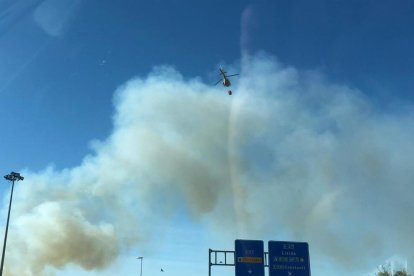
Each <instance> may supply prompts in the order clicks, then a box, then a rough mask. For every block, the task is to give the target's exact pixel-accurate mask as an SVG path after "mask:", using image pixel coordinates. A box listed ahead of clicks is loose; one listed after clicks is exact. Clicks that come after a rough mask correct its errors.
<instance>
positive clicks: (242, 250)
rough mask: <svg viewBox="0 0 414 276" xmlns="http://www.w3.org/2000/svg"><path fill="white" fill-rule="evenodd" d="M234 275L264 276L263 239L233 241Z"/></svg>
mask: <svg viewBox="0 0 414 276" xmlns="http://www.w3.org/2000/svg"><path fill="white" fill-rule="evenodd" d="M234 261H235V265H236V276H264V275H265V274H264V245H263V241H257V240H236V241H235V260H234Z"/></svg>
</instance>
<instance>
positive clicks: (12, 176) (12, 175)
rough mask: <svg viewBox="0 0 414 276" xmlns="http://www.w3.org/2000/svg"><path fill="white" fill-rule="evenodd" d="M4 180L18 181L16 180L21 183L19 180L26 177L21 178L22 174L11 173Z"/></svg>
mask: <svg viewBox="0 0 414 276" xmlns="http://www.w3.org/2000/svg"><path fill="white" fill-rule="evenodd" d="M4 178H5V179H6V180H9V181H16V180H17V181H19V180H23V179H24V177H23V176H21V175H20V173H17V172H11V173H10V174H8V175H5V176H4Z"/></svg>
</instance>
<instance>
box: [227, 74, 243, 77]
mask: <svg viewBox="0 0 414 276" xmlns="http://www.w3.org/2000/svg"><path fill="white" fill-rule="evenodd" d="M238 75H240V74H233V75H228V76H226V77H233V76H238Z"/></svg>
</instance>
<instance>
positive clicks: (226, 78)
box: [215, 68, 240, 95]
mask: <svg viewBox="0 0 414 276" xmlns="http://www.w3.org/2000/svg"><path fill="white" fill-rule="evenodd" d="M219 70H220V75H221V76H222V77H223V79H220V80H219V81H217V82H216V84H215V85H217V84H219V83H220V82H222V83H223V85H224V86H225V87H230V86H231V82H230V80H229V78H230V77H233V76H237V75H240V74H233V75H226V73H227V72H226V71H224V70H223V68H220V69H219ZM228 93H229V95H231V94H233V92H231V90H229V91H228Z"/></svg>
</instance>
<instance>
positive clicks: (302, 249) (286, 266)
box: [268, 241, 311, 276]
mask: <svg viewBox="0 0 414 276" xmlns="http://www.w3.org/2000/svg"><path fill="white" fill-rule="evenodd" d="M268 249H269V276H310V275H311V272H310V259H309V245H308V243H306V242H285V241H269V247H268Z"/></svg>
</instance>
